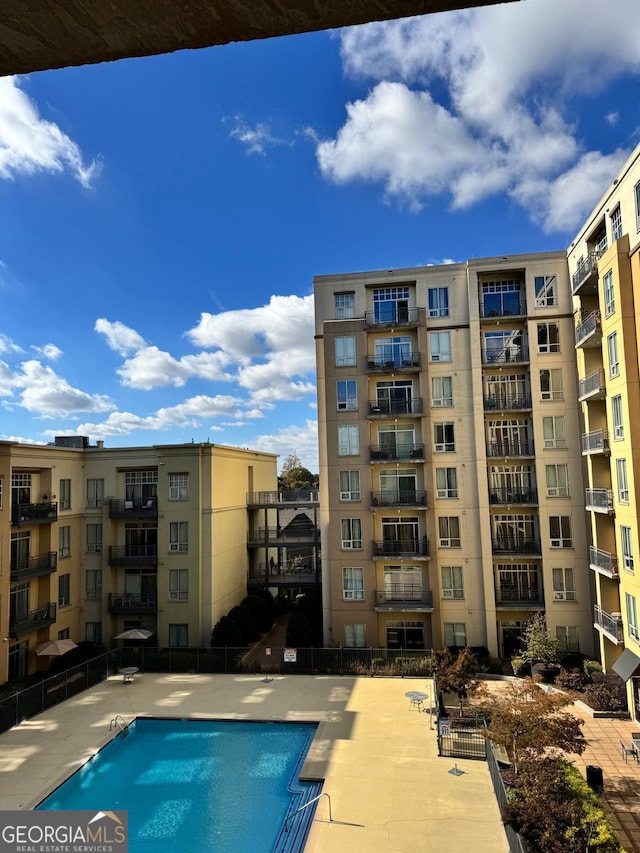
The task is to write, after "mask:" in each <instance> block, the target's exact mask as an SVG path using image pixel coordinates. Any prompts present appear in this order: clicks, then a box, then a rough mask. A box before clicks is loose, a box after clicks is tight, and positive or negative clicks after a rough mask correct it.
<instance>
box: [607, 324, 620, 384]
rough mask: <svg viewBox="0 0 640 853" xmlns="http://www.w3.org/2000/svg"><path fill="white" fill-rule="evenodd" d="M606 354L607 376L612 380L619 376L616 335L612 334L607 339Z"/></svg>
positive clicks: (615, 333)
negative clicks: (607, 357)
mask: <svg viewBox="0 0 640 853" xmlns="http://www.w3.org/2000/svg"><path fill="white" fill-rule="evenodd" d="M607 353H608V355H609V376H610V377H611V379H614V378H615V377H616V376H619V375H620V360H619V358H618V333H617V332H613V333H612V334H610V335H609V336H608V337H607Z"/></svg>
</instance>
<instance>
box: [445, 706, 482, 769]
mask: <svg viewBox="0 0 640 853" xmlns="http://www.w3.org/2000/svg"><path fill="white" fill-rule="evenodd" d="M484 728H485V720H484V717H483V716H482V715H480V714H479V715H478V716H476V717H449V716H446V717H444V716H439V717H438V755H441V756H445V757H447V758H475V759H478V760H479V761H484V760H485V759H486V757H487V740H486V738H485V737H484V735H483V733H482V731H483V729H484Z"/></svg>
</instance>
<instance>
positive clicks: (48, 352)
mask: <svg viewBox="0 0 640 853" xmlns="http://www.w3.org/2000/svg"><path fill="white" fill-rule="evenodd" d="M31 349H32V350H34V351H35V352H37V353H38V355H41V356H42V357H43V358H48V359H49V361H56V360H57V359H59V358H60V356H61V355H62V350H61V349H60V347H57V346H56V345H55V344H45V345H44V346H43V347H38V346H35V345H34V346H32V347H31Z"/></svg>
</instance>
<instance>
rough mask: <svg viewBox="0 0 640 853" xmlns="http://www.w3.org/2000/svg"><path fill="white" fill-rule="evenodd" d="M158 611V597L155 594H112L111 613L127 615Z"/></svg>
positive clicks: (110, 595)
mask: <svg viewBox="0 0 640 853" xmlns="http://www.w3.org/2000/svg"><path fill="white" fill-rule="evenodd" d="M157 609H158V596H157V595H156V593H155V592H139V593H138V592H110V593H109V613H112V614H114V615H121V614H127V613H155V612H156V610H157Z"/></svg>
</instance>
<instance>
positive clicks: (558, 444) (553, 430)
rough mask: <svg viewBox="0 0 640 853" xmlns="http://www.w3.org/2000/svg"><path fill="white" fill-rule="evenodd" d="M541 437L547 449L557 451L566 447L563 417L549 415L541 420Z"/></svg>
mask: <svg viewBox="0 0 640 853" xmlns="http://www.w3.org/2000/svg"><path fill="white" fill-rule="evenodd" d="M542 435H543V437H544V446H545V447H546V448H547V449H551V450H552V449H554V448H555V449H558V448H563V447H566V446H567V439H566V436H565V432H564V415H550V416H547V417H544V418H543V419H542Z"/></svg>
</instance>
